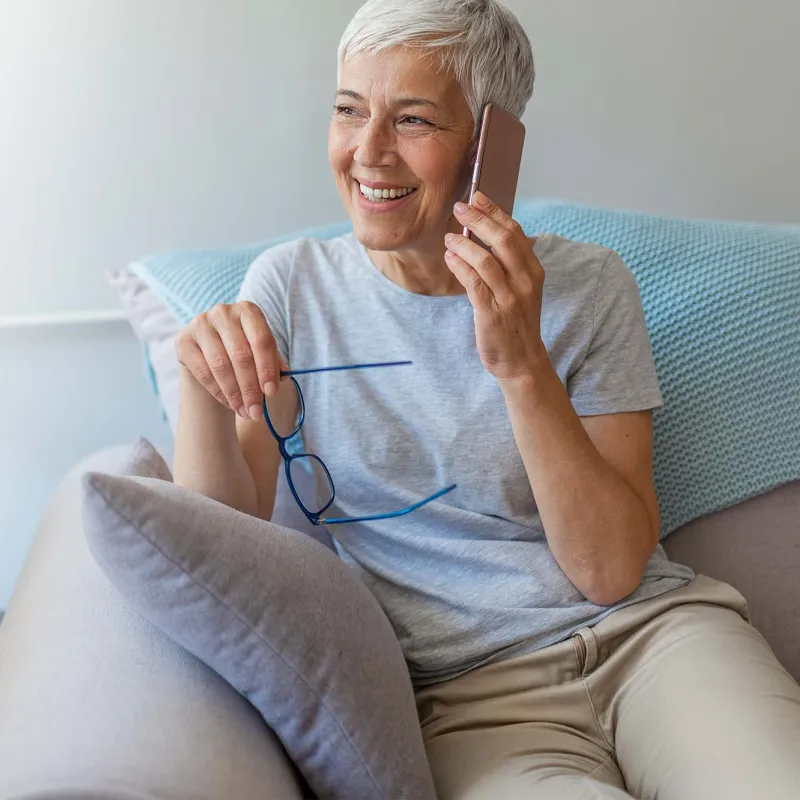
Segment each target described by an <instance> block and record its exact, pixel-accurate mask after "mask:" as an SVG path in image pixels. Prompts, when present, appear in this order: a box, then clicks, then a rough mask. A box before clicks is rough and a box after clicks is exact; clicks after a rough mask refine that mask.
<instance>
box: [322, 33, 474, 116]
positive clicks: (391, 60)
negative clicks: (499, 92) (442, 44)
mask: <svg viewBox="0 0 800 800" xmlns="http://www.w3.org/2000/svg"><path fill="white" fill-rule="evenodd" d="M337 90H339V91H341V90H344V91H346V92H352V93H355V94H357V95H359V96H360V97H362V98H364V100H365V101H366V102H369V103H370V104H385V105H395V104H396V103H397V102H398V101H399V100H407V99H409V98H413V99H419V100H424V101H426V102H427V103H428V104H430V105H431V106H434V107H436V108H439V109H441V110H443V111H447V112H449V113H450V114H454V115H455V114H460V113H463V111H464V109H466V110H467V113H469V109H468V108H467V104H466V100H465V98H464V93H463V92H462V90H461V87H460V85H459V83H458V81H457V80H456V77H455V75H454V73H453V72H452V71H450V70H449V69H446V68H444V67H443V66H442V63H441V59H440V58H439V57H438V56H437V55H436V54H435V53H432V52H430V51H425V50H421V49H413V48H407V47H396V48H391V49H388V50H384V51H381V52H378V53H370V52H362V53H356V54H355V55H353V56H351V57H349V58H347V59H345V61H344V62H343V63H342V65H341V67H340V69H339V83H338V87H337Z"/></svg>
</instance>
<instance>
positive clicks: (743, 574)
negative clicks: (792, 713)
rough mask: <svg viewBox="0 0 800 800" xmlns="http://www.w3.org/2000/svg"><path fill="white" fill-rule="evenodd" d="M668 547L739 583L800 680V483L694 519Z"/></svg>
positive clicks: (678, 557)
mask: <svg viewBox="0 0 800 800" xmlns="http://www.w3.org/2000/svg"><path fill="white" fill-rule="evenodd" d="M664 547H665V549H666V551H667V554H668V555H669V557H670V558H672V559H673V560H675V561H678V562H680V563H681V564H686V565H687V566H689V567H691V568H692V569H694V570H695V572H701V573H704V574H706V575H710V576H711V577H712V578H717V579H718V580H722V581H726V582H728V583H731V584H733V586H735V587H736V588H737V589H738V590H739V591H740V592H741V593H742V594H743V595H744V596H745V598H746V600H747V602H748V605H749V606H750V617H751V619H752V621H753V624H754V625H755V626H756V628H758V629H759V630H760V631H761V633H762V634H763V635H764V637H765V638H766V640H767V641H768V642H769V643H770V645H771V647H772V649H773V650H774V651H775V655H776V656H777V657H778V659H779V660H780V662H781V663H782V664H783V665H784V666H785V667H786V668H787V669H788V670H789V672H791V673H792V675H793V676H794V677H795V679H796V680H798V681H800V481H794V482H792V483H788V484H786V485H785V486H781V487H779V488H778V489H774V490H773V491H771V492H768V493H767V494H764V495H762V496H761V497H755V498H752V499H750V500H746V501H744V502H743V503H740V504H739V505H737V506H733V507H732V508H728V509H725V510H724V511H718V512H717V513H716V514H710V515H709V516H706V517H701V518H700V519H697V520H694V521H693V522H690V523H689V524H688V525H685V526H684V527H683V528H681V529H680V530H678V531H676V532H675V533H673V534H672V535H671V536H669V537H668V538H667V539H666V541H665V542H664Z"/></svg>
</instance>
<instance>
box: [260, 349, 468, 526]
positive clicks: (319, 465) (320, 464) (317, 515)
mask: <svg viewBox="0 0 800 800" xmlns="http://www.w3.org/2000/svg"><path fill="white" fill-rule="evenodd" d="M409 364H411V362H410V361H389V362H386V363H380V364H353V365H350V366H343V367H321V368H319V369H295V370H289V371H288V372H284V371H282V372H281V377H289V379H290V380H291V381H292V383H293V384H294V388H295V389H296V390H297V398H298V400H299V404H300V414H299V416H298V418H297V421H296V424H295V426H294V428H293V429H292V431H291V433H289V434H288V435H287V436H282V435H281V434H280V433H278V431H277V430H276V428H275V425H274V423H273V421H272V419H271V418H270V415H269V409H268V408H267V398H266V397H264V399H263V401H262V404H263V407H264V419H265V420H266V421H267V427H268V428H269V430H270V433H271V434H272V435H273V436H274V437H275V439H276V441H277V442H278V449H279V450H280V454H281V458H283V464H284V468H285V470H286V481H287V483H288V484H289V489H290V490H291V492H292V495H294V499H295V500H296V501H297V505H298V506H300V510H301V511H302V512H303V513H304V514H305V515H306V517H307V518H308V521H309V522H310V523H311V524H312V525H341V524H343V523H345V522H368V521H371V520H378V519H391V518H392V517H402V516H403V515H405V514H410V513H411V512H412V511H416V510H417V509H418V508H421V507H422V506H424V505H426V504H427V503H430V502H432V501H433V500H436V499H438V498H439V497H441V496H442V495H444V494H447V493H448V492H451V491H452V490H453V489H455V488H456V484H452V485H451V486H448V487H447V488H445V489H440V490H439V491H438V492H436V493H435V494H432V495H431V496H430V497H426V498H425V499H424V500H420V501H419V502H418V503H414V504H413V505H410V506H408V507H407V508H402V509H400V510H399V511H392V512H390V513H388V514H373V515H371V516H368V517H336V518H331V517H323V516H322V515H323V514H324V513H325V512H326V511H327V510H328V509H329V508H330V507H331V505H332V504H333V501H334V499H335V498H336V488H335V486H334V485H333V478H331V473H330V471H329V470H328V467H327V466H326V465H325V462H324V461H323V460H322V459H321V458H320V457H319V456H316V455H314V454H313V453H290V452H289V451H288V449H287V447H286V443H287V442H288V441H289V440H290V439H291V438H292V437H293V436H295V435H296V434H297V433H298V432H299V431H300V428H302V427H303V423H304V422H305V419H306V404H305V401H304V400H303V392H302V391H301V390H300V385H299V384H298V383H297V381H296V380H295V378H294V376H295V375H309V374H311V373H313V372H341V371H344V370H352V369H375V368H377V367H401V366H407V365H409ZM309 467H310V468H311V469H310V471H311V472H312V473H313V472H315V471H317V472H319V471H320V470H321V472H322V475H324V477H325V478H326V479H327V482H328V497H327V502H324V503H320V502H319V499H317V498H316V495H315V496H314V497H308V496H303V497H301V495H300V492H299V491H298V488H297V486H296V484H295V480H294V477H293V473H295V474H296V470H298V469H303V470H309ZM297 477H298V482H299V481H300V476H297ZM307 482H308V481H307V480H306V481H305V483H307ZM316 483H317V481H316V479H315V481H314V484H315V486H314V489H315V490H316ZM307 494H308V493H306V495H307ZM310 506H312V507H310Z"/></svg>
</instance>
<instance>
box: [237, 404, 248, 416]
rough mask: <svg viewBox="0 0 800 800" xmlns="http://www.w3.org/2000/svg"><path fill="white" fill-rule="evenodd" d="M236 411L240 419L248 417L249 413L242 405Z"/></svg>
mask: <svg viewBox="0 0 800 800" xmlns="http://www.w3.org/2000/svg"><path fill="white" fill-rule="evenodd" d="M236 413H237V414H238V415H239V416H240V417H241V418H242V419H250V415H249V414H248V413H247V409H246V408H245V407H244V406H242V407H241V408H240V409H239V410H238V411H237V412H236Z"/></svg>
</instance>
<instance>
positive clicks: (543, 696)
mask: <svg viewBox="0 0 800 800" xmlns="http://www.w3.org/2000/svg"><path fill="white" fill-rule="evenodd" d="M746 618H747V607H746V604H745V601H744V599H743V598H742V596H741V595H740V594H739V593H738V592H737V591H736V590H735V589H733V588H732V587H730V586H728V585H727V584H724V583H719V582H717V581H714V580H712V579H710V578H707V577H703V576H698V577H697V578H696V579H695V580H694V581H692V583H690V584H689V585H688V586H685V587H683V588H682V589H678V590H676V591H673V592H669V593H667V594H665V595H662V596H661V597H657V598H655V599H653V600H647V601H644V602H642V603H639V604H637V605H635V606H631V607H629V608H624V609H621V610H620V611H615V612H614V613H613V614H611V615H610V616H609V617H607V618H606V619H605V620H603V621H602V622H600V623H599V624H597V625H596V626H594V627H593V628H585V629H583V630H581V631H579V633H578V634H576V635H575V636H573V637H572V638H571V639H570V640H567V641H565V642H561V643H560V644H557V645H553V646H551V647H547V648H545V649H543V650H540V651H539V652H536V653H532V654H530V655H527V656H522V657H519V658H515V659H509V660H507V661H502V662H499V663H496V664H490V665H488V666H485V667H480V668H478V669H475V670H473V671H472V672H469V673H467V674H466V675H462V676H461V677H458V678H454V679H453V680H450V681H446V682H444V683H439V684H436V685H434V686H429V687H425V688H422V689H420V690H418V691H417V708H418V711H419V716H420V721H421V724H422V731H423V736H424V738H425V743H426V747H427V751H428V757H429V759H430V763H431V768H432V770H433V776H434V780H435V782H436V787H437V793H438V796H439V800H523V798H524V800H534V799H537V800H538V798H553V799H554V800H556V799H557V800H578V798H580V799H581V800H583V798H587V800H588V798H598V800H600V799H601V798H630V797H635V798H639V799H640V800H799V799H800V688H798V685H797V684H796V683H795V681H794V680H793V679H792V678H791V677H790V676H789V674H788V673H787V672H786V671H785V670H784V669H783V667H781V666H780V664H779V663H778V661H777V660H776V659H775V656H774V655H773V654H772V651H771V650H770V649H769V646H768V645H767V643H766V642H765V641H764V639H763V638H762V636H761V635H760V634H759V633H758V632H757V631H756V630H755V629H754V628H753V627H752V626H751V625H750V624H749V623H748V622H747V621H746Z"/></svg>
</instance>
